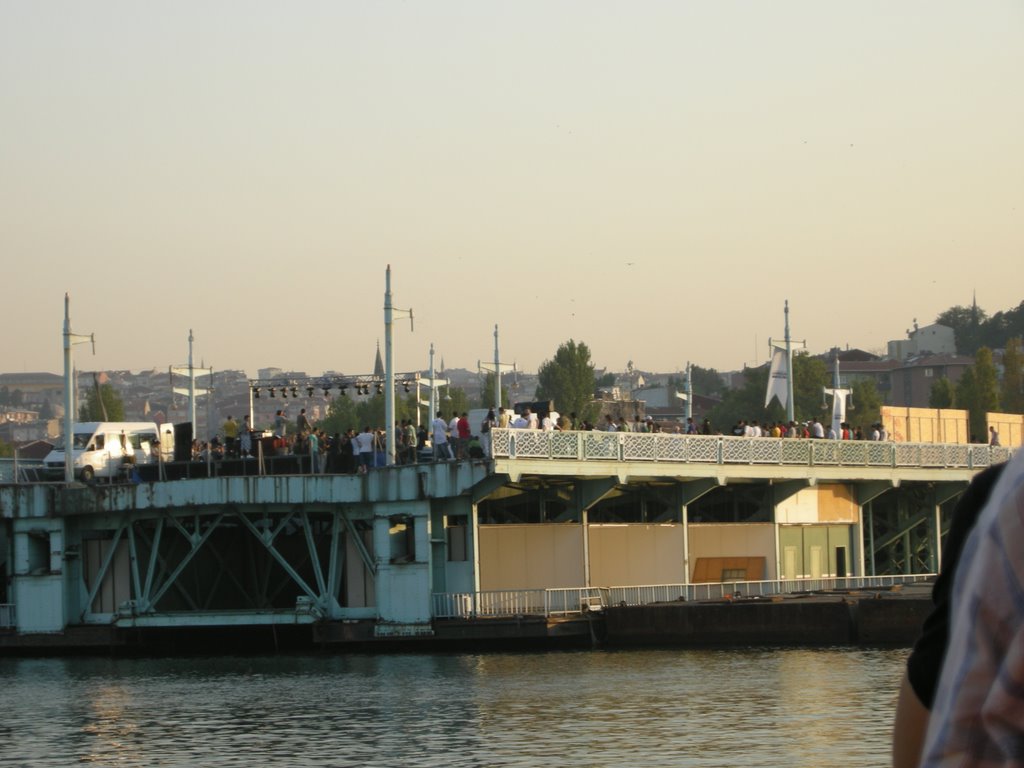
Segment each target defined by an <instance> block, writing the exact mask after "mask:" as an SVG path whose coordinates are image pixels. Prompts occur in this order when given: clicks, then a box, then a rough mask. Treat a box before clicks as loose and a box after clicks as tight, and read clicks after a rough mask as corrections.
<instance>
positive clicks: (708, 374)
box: [690, 365, 725, 397]
mask: <svg viewBox="0 0 1024 768" xmlns="http://www.w3.org/2000/svg"><path fill="white" fill-rule="evenodd" d="M690 378H691V379H692V380H693V393H694V394H695V395H705V396H707V397H718V396H720V395H722V394H724V393H725V382H724V381H722V376H721V374H719V373H718V371H716V370H715V369H714V368H701V367H700V366H699V365H694V366H691V367H690Z"/></svg>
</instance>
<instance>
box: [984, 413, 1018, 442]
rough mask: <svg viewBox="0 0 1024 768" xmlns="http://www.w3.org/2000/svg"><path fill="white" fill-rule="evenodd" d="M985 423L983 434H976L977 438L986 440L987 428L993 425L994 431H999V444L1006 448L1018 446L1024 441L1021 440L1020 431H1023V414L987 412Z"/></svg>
mask: <svg viewBox="0 0 1024 768" xmlns="http://www.w3.org/2000/svg"><path fill="white" fill-rule="evenodd" d="M985 416H986V417H987V418H986V420H987V422H988V423H987V424H986V425H985V434H984V435H977V438H978V439H979V440H984V441H985V442H988V435H989V432H988V428H989V427H995V428H996V432H998V433H999V444H1000V445H1003V446H1006V447H1007V448H1019V447H1020V446H1021V445H1024V443H1022V442H1021V440H1022V432H1024V416H1022V415H1021V414H1019V413H987V414H985Z"/></svg>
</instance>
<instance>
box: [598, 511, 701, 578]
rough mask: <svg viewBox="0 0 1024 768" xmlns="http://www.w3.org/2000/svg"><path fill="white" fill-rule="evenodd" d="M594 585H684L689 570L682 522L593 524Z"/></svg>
mask: <svg viewBox="0 0 1024 768" xmlns="http://www.w3.org/2000/svg"><path fill="white" fill-rule="evenodd" d="M588 535H589V536H590V584H591V586H597V587H625V586H633V585H641V584H681V583H683V582H684V581H685V577H686V567H685V565H684V559H683V557H684V553H683V526H682V524H680V523H665V524H658V525H653V524H640V523H632V524H622V525H590V526H588Z"/></svg>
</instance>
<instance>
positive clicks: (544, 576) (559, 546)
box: [480, 523, 585, 591]
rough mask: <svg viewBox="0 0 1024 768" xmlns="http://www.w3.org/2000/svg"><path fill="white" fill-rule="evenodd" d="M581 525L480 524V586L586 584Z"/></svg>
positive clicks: (521, 586)
mask: <svg viewBox="0 0 1024 768" xmlns="http://www.w3.org/2000/svg"><path fill="white" fill-rule="evenodd" d="M584 580H585V579H584V570H583V528H582V526H579V525H573V524H561V523H546V524H540V525H481V526H480V589H481V590H484V591H487V590H492V589H546V588H549V587H582V586H585V584H584Z"/></svg>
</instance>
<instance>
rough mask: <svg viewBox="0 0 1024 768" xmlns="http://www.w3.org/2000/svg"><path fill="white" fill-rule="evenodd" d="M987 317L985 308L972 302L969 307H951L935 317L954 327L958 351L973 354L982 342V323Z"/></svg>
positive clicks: (962, 353)
mask: <svg viewBox="0 0 1024 768" xmlns="http://www.w3.org/2000/svg"><path fill="white" fill-rule="evenodd" d="M986 319H987V316H986V314H985V310H983V309H981V308H980V307H979V306H978V305H977V304H972V305H971V306H969V307H962V306H955V307H950V308H949V309H947V310H946V311H945V312H943V313H941V314H940V315H939V316H938V317H937V318H935V322H936V323H939V324H940V325H945V326H948V327H950V328H952V329H953V336H954V338H955V339H956V349H957V352H959V353H960V354H961V355H973V354H974V353H975V352H976V351H977V350H978V348H979V347H980V346H981V344H982V334H983V328H982V325H983V324H984V322H985V320H986Z"/></svg>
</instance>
